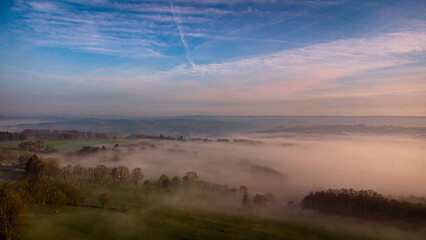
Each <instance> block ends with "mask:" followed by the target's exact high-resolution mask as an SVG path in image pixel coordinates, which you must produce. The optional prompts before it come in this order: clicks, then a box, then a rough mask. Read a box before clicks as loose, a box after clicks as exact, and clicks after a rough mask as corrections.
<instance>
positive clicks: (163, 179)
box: [157, 173, 171, 187]
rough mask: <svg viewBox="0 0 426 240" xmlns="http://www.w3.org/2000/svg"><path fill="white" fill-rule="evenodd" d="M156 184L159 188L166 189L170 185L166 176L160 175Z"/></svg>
mask: <svg viewBox="0 0 426 240" xmlns="http://www.w3.org/2000/svg"><path fill="white" fill-rule="evenodd" d="M157 184H158V185H159V186H161V187H168V186H170V184H171V181H170V178H169V177H168V176H167V175H166V174H164V173H163V174H161V176H160V178H159V179H158V181H157Z"/></svg>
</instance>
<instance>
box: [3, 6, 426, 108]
mask: <svg viewBox="0 0 426 240" xmlns="http://www.w3.org/2000/svg"><path fill="white" fill-rule="evenodd" d="M0 24H1V25H0V56H1V57H0V113H1V114H3V115H7V114H49V115H54V114H60V115H64V114H67V115H127V116H152V115H155V116H168V115H185V114H208V115H426V100H425V99H426V55H425V52H426V3H425V1H349V0H335V1H317V0H309V1H301V0H299V1H298V0H282V1H278V0H275V1H274V0H234V1H232V0H229V1H226V0H205V1H196V0H175V1H136V0H129V1H114V0H93V1H85V0H64V1H54V0H41V1H35V0H32V1H31V0H28V1H27V0H15V1H9V0H4V1H1V2H0Z"/></svg>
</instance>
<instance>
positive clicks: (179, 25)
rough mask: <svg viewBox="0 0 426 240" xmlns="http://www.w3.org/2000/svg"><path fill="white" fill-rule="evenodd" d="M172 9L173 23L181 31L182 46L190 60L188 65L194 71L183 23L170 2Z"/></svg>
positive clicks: (187, 58)
mask: <svg viewBox="0 0 426 240" xmlns="http://www.w3.org/2000/svg"><path fill="white" fill-rule="evenodd" d="M170 9H171V11H172V15H173V21H174V22H175V24H176V27H177V29H178V31H179V37H180V41H181V42H182V45H183V47H184V48H185V55H186V60H188V63H189V65H191V67H192V69H195V64H194V62H193V61H192V59H191V50H190V49H189V46H188V44H187V43H186V41H185V33H184V32H183V29H182V28H183V27H182V23H181V21H180V19H179V17H178V16H177V15H176V11H175V7H174V6H173V3H172V2H170Z"/></svg>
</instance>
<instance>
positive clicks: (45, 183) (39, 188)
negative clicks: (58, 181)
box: [30, 176, 55, 205]
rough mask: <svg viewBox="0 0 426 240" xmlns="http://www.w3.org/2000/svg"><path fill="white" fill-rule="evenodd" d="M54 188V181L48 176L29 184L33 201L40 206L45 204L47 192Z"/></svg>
mask: <svg viewBox="0 0 426 240" xmlns="http://www.w3.org/2000/svg"><path fill="white" fill-rule="evenodd" d="M54 187H55V179H54V178H53V177H49V176H41V177H39V178H35V179H33V180H31V182H30V190H31V192H32V195H33V196H34V200H35V201H36V202H37V203H41V204H42V205H45V204H46V201H47V200H48V197H49V192H51V191H52V189H53V188H54Z"/></svg>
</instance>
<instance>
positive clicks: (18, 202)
mask: <svg viewBox="0 0 426 240" xmlns="http://www.w3.org/2000/svg"><path fill="white" fill-rule="evenodd" d="M26 212H27V204H26V203H25V202H24V201H23V200H22V198H21V196H20V195H19V194H18V193H17V192H15V191H13V190H9V189H5V190H1V191H0V234H1V236H2V237H3V238H4V239H5V240H11V239H12V237H13V236H16V235H17V234H18V233H20V232H21V231H22V230H24V229H25V226H26V225H27V224H28V220H27V217H26Z"/></svg>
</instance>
